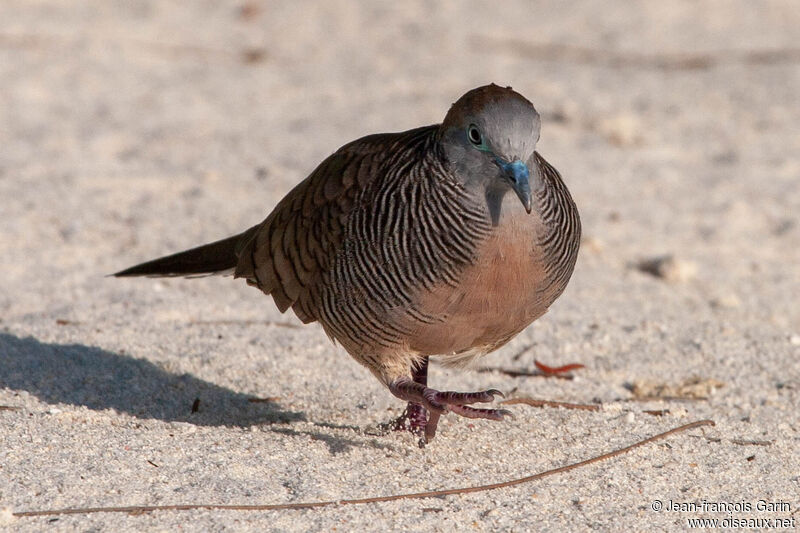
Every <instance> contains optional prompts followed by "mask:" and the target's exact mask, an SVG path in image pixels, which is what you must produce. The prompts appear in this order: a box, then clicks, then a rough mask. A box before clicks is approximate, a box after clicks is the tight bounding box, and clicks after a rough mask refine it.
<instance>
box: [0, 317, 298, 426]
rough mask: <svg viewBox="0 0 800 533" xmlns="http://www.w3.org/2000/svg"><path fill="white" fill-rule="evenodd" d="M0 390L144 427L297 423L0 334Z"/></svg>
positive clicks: (145, 372)
mask: <svg viewBox="0 0 800 533" xmlns="http://www.w3.org/2000/svg"><path fill="white" fill-rule="evenodd" d="M0 387H5V388H8V389H11V390H24V391H28V392H29V393H30V394H33V395H34V396H36V397H37V398H39V399H40V400H41V401H43V402H46V403H49V404H72V405H76V406H86V407H88V408H89V409H93V410H96V411H101V410H105V409H114V410H116V411H118V412H121V413H127V414H129V415H132V416H135V417H137V418H142V419H156V420H163V421H165V422H187V423H190V424H195V425H201V426H239V427H249V426H253V425H258V424H273V423H288V422H294V421H303V420H305V419H306V416H305V413H303V412H296V411H287V410H284V409H282V408H281V406H280V405H279V404H278V403H276V402H274V401H269V400H259V401H258V402H257V403H254V402H252V401H251V400H252V398H251V397H250V396H248V395H246V394H242V393H239V392H236V391H233V390H230V389H227V388H225V387H220V386H218V385H214V384H213V383H209V382H207V381H203V380H202V379H199V378H196V377H194V376H192V375H190V374H173V373H171V372H168V371H166V370H163V369H161V368H159V367H158V366H156V365H154V364H153V363H151V362H149V361H146V360H144V359H137V358H134V357H130V356H126V355H121V354H117V353H113V352H109V351H106V350H103V349H101V348H96V347H93V346H85V345H82V344H47V343H43V342H39V341H38V340H36V339H34V338H32V337H25V338H20V337H16V336H14V335H10V334H8V333H0Z"/></svg>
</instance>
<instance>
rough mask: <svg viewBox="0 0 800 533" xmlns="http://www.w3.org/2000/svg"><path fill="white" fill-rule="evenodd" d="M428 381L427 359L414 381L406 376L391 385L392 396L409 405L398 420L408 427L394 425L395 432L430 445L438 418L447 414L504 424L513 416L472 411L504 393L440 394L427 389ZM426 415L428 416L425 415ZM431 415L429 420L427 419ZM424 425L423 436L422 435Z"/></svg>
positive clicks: (486, 391)
mask: <svg viewBox="0 0 800 533" xmlns="http://www.w3.org/2000/svg"><path fill="white" fill-rule="evenodd" d="M427 381H428V358H427V357H426V358H425V359H424V360H423V362H422V364H421V365H420V367H419V368H417V369H415V370H414V377H413V379H409V378H408V377H406V376H403V377H400V378H397V379H395V380H394V381H393V382H392V383H390V384H389V390H390V391H391V393H392V394H394V395H395V396H397V397H398V398H400V399H401V400H406V401H408V407H406V410H405V412H404V413H403V415H402V416H401V417H400V418H399V419H398V423H405V421H408V422H409V424H408V425H407V426H399V427H398V424H396V425H395V428H396V429H408V430H409V431H411V432H412V433H414V434H417V435H420V436H421V437H422V438H423V439H424V441H425V442H428V441H430V440H431V439H433V437H434V436H435V435H436V426H437V424H438V423H439V417H440V416H441V415H442V414H443V413H446V412H448V411H450V412H452V413H455V414H457V415H459V416H463V417H466V418H484V419H488V420H503V418H504V417H506V416H509V415H511V412H510V411H508V410H506V409H477V408H475V407H469V404H473V403H488V402H491V401H494V397H495V396H503V393H502V392H500V391H499V390H496V389H489V390H485V391H479V392H454V391H438V390H436V389H431V388H429V387H428V386H427ZM426 411H427V413H426ZM425 414H428V415H429V417H427V420H426V417H425ZM423 425H424V432H423V431H422V429H423Z"/></svg>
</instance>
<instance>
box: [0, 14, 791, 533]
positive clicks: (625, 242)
mask: <svg viewBox="0 0 800 533" xmlns="http://www.w3.org/2000/svg"><path fill="white" fill-rule="evenodd" d="M798 27H800V11H798V10H797V8H796V5H795V4H794V3H793V2H771V3H769V4H767V3H764V4H758V5H757V6H756V5H753V3H751V2H745V1H741V2H703V3H702V4H700V5H698V4H697V3H695V2H668V3H666V2H624V3H623V2H620V3H615V4H610V3H607V2H570V3H561V2H552V3H536V4H531V3H528V2H507V3H503V7H502V8H497V7H494V8H493V7H492V4H491V3H488V2H487V3H481V2H443V3H436V4H433V3H426V2H397V3H392V4H390V3H377V2H366V1H365V2H325V3H324V4H323V3H314V2H284V3H277V5H272V4H271V3H270V4H266V3H265V4H261V3H258V2H253V3H251V4H243V3H232V2H220V1H213V2H212V1H206V2H191V3H189V2H157V1H142V2H135V3H133V2H122V1H117V2H107V1H100V0H97V1H87V2H80V3H77V2H76V3H72V2H68V3H65V2H56V1H35V2H31V1H7V2H4V3H3V4H2V6H0V87H2V89H1V90H0V272H2V275H0V406H2V407H0V509H2V511H0V528H5V529H6V530H9V531H41V530H44V529H46V530H48V531H73V530H81V531H174V530H176V529H178V528H182V529H185V530H191V531H209V530H212V531H220V530H233V531H308V530H326V531H332V530H337V531H379V530H401V529H402V530H410V531H471V530H502V531H529V530H546V531H558V530H576V531H581V530H590V529H599V530H634V531H653V530H676V529H684V528H686V527H688V525H689V522H688V521H689V519H693V518H702V517H705V518H717V519H719V520H723V519H726V518H727V519H731V518H736V519H745V518H752V519H755V518H761V519H772V520H775V519H787V520H788V519H794V520H795V522H796V521H798V520H800V512H798V509H799V508H800V496H798V495H799V494H800V453H798V447H800V422H798V417H797V407H798V404H799V403H800V364H798V360H799V359H800V358H799V357H798V356H799V355H800V305H798V303H797V298H798V294H800V276H798V273H799V271H798V264H800V226H798V223H797V213H798V212H800V187H798V183H799V181H798V178H800V164H798V159H797V154H798V152H800V130H798V126H797V125H798V123H800V106H798V105H797V94H800V35H799V34H798V32H797V28H798ZM492 81H494V82H497V83H499V84H505V85H511V86H513V87H514V88H515V89H516V90H518V91H519V92H521V93H522V94H524V95H526V96H527V97H528V98H529V99H531V100H532V101H533V102H534V104H535V105H536V107H537V109H538V110H539V111H540V113H541V114H542V117H543V127H542V136H541V141H540V143H539V150H540V151H541V153H542V154H544V156H545V157H546V158H548V160H549V161H550V162H551V163H553V164H554V165H555V166H556V167H557V168H558V169H559V170H560V171H561V172H562V174H563V176H564V178H565V181H566V182H567V184H568V186H569V188H570V190H571V191H572V194H573V196H574V198H575V200H576V202H577V204H578V206H579V208H580V212H581V216H582V220H583V225H584V233H585V238H584V242H583V245H582V249H581V254H580V257H579V259H578V265H577V268H576V271H575V274H574V276H573V279H572V281H571V283H570V285H569V287H568V289H567V291H566V292H565V293H564V295H563V296H562V297H561V298H560V299H559V300H558V301H557V302H556V304H555V305H554V306H553V307H552V308H551V310H550V312H549V313H548V314H547V315H545V316H544V317H543V318H542V319H540V320H539V321H538V322H536V323H535V324H534V325H533V326H531V327H530V328H528V329H527V330H526V331H524V332H523V333H522V334H521V335H519V337H518V338H516V339H515V340H514V341H513V342H511V343H510V344H509V345H508V346H506V347H504V348H503V349H501V350H499V351H497V352H496V353H494V354H492V355H489V356H487V357H486V358H484V359H482V360H481V361H479V365H478V366H479V367H488V370H484V371H477V370H479V369H473V370H471V371H466V372H460V371H451V370H446V369H444V368H442V367H441V366H433V367H432V369H431V383H432V384H433V385H434V386H437V387H439V388H442V389H445V388H454V389H461V390H470V389H479V388H486V387H496V388H498V389H501V390H503V391H505V392H506V393H507V394H509V397H516V398H520V397H528V398H542V399H548V400H559V401H568V402H575V403H586V404H597V405H599V406H600V409H599V410H598V411H594V412H592V411H579V410H566V409H553V408H544V409H539V408H534V407H529V406H526V405H513V406H511V409H513V411H514V414H515V415H516V418H515V419H514V420H513V421H510V422H506V423H492V422H486V421H469V420H465V419H458V418H455V417H453V416H447V417H444V418H443V419H442V422H441V424H440V428H439V434H438V435H437V437H436V439H435V440H434V441H433V442H432V443H431V444H430V445H429V446H427V447H426V448H424V449H420V448H418V447H417V446H416V443H415V441H414V439H412V438H411V437H410V436H409V435H402V434H394V433H388V434H384V433H381V432H380V431H378V427H379V424H381V423H383V422H386V421H388V420H390V419H391V418H392V417H394V416H397V415H398V414H399V413H400V412H401V411H402V408H403V405H402V404H401V402H399V401H398V400H396V399H394V398H393V397H392V396H391V395H390V394H389V393H388V392H387V391H386V390H384V389H383V388H382V387H381V386H380V385H379V384H378V382H377V381H375V380H374V379H373V378H372V376H371V375H370V374H369V372H368V371H367V370H366V369H365V368H362V367H360V366H359V365H358V364H356V363H355V362H354V361H353V360H352V359H350V358H349V357H348V356H347V355H346V354H345V353H344V352H343V351H342V350H341V349H340V348H337V347H334V346H333V345H332V344H331V343H330V342H329V341H328V339H327V338H326V336H325V334H324V332H323V331H322V329H321V328H320V327H319V326H318V325H311V326H302V325H301V324H300V322H299V321H298V320H297V319H296V318H295V317H294V316H291V314H288V315H285V316H284V315H281V314H280V313H279V312H278V311H277V310H276V309H275V307H274V305H273V304H272V302H271V301H270V300H269V299H268V298H266V297H264V296H263V295H262V294H261V293H259V292H258V291H256V290H253V289H251V288H248V287H246V286H245V284H244V283H242V282H241V280H236V281H234V280H232V279H231V278H204V279H196V280H182V279H169V280H147V279H125V280H121V279H115V278H110V277H106V276H107V275H108V274H110V273H112V272H115V271H117V270H119V269H121V268H123V267H127V266H130V265H131V264H134V263H136V262H138V261H141V260H145V259H149V258H152V257H155V256H158V255H159V254H165V253H169V252H174V251H177V250H181V249H184V248H187V247H190V246H194V245H197V244H201V243H204V242H208V241H211V240H215V239H218V238H222V237H225V236H228V235H231V234H234V233H237V232H239V231H241V230H243V229H244V228H247V227H249V226H250V225H252V224H254V223H256V222H257V221H259V220H261V219H263V218H264V217H265V216H266V215H267V214H268V212H269V211H270V209H271V208H272V207H274V205H275V204H276V203H277V202H278V201H279V200H280V198H281V197H282V196H283V195H284V194H285V193H286V192H288V191H289V190H290V189H291V187H292V186H293V185H294V184H295V183H297V182H298V181H300V180H301V179H303V178H304V177H305V176H306V175H307V174H308V172H310V171H311V170H312V169H313V168H314V166H315V165H316V163H318V162H319V161H320V160H321V159H322V158H324V157H325V156H326V155H328V154H330V153H331V152H332V151H334V150H335V149H336V148H338V147H339V146H340V145H342V144H344V143H345V142H347V141H349V140H352V139H354V138H357V137H359V136H362V135H365V134H369V133H375V132H380V131H399V130H403V129H408V128H411V127H415V126H419V125H423V124H430V123H435V122H439V121H440V120H441V119H442V118H443V116H444V113H445V112H446V110H447V108H448V106H449V104H450V103H452V102H453V101H455V99H456V98H458V96H460V95H461V94H462V93H463V92H465V91H466V90H468V89H470V88H472V87H475V86H478V85H482V84H484V83H488V82H492ZM534 360H538V361H542V362H544V363H546V364H550V365H563V364H568V363H582V364H584V365H586V368H584V369H580V370H576V371H573V372H571V376H572V378H573V379H555V378H544V377H541V376H536V375H525V374H535V372H534V369H535V366H534ZM500 369H506V370H514V371H517V372H518V373H521V374H523V375H514V373H513V372H512V373H509V372H504V371H502V370H500ZM253 399H259V400H258V401H253ZM196 400H199V402H196ZM193 406H194V407H195V408H194V409H193ZM662 410H667V411H668V412H667V413H663V414H661V416H657V415H655V414H648V413H647V411H662ZM193 411H194V412H193ZM702 419H711V420H714V421H715V422H716V426H714V427H702V428H696V429H692V430H689V431H686V432H684V433H681V434H678V435H673V436H671V437H669V438H667V439H665V440H662V441H659V442H656V443H652V444H649V445H647V446H643V447H640V448H637V449H636V450H633V451H631V452H630V453H628V454H625V455H622V456H619V457H616V458H613V459H610V460H608V461H605V462H602V463H596V464H593V465H588V466H583V467H581V468H578V469H575V470H572V471H570V472H567V473H562V474H558V475H553V476H550V477H547V478H545V479H541V480H538V481H534V482H530V483H527V484H522V485H518V486H515V487H510V488H504V489H499V490H495V491H491V492H483V493H475V494H468V495H453V496H448V497H443V498H434V499H428V500H405V501H394V502H386V503H371V504H364V505H339V506H330V507H326V508H320V509H309V510H281V511H232V510H219V509H216V510H214V509H203V510H189V511H156V512H148V513H96V514H86V513H80V514H74V515H60V516H40V517H27V516H18V515H15V513H22V512H27V511H37V510H47V509H63V508H86V507H107V506H133V505H172V504H248V505H250V504H279V503H292V502H295V503H296V502H313V501H322V500H339V499H345V498H364V497H371V496H382V495H390V494H401V493H409V492H419V491H426V490H436V489H448V488H457V487H468V486H474V485H483V484H487V483H494V482H499V481H504V480H509V479H514V478H518V477H522V476H525V475H530V474H534V473H537V472H541V471H546V470H549V469H552V468H556V467H559V466H563V465H566V464H570V463H575V462H578V461H581V460H584V459H587V458H590V457H593V456H597V455H599V454H602V453H605V452H608V451H611V450H613V449H615V448H619V447H623V446H626V445H629V444H632V443H634V442H636V441H638V440H641V439H644V438H647V437H649V436H651V435H655V434H657V433H660V432H662V431H666V430H668V429H670V428H673V427H676V426H679V425H681V424H684V423H688V422H691V421H694V420H702ZM760 500H763V501H766V502H778V503H779V504H780V502H783V503H784V504H785V505H776V506H773V507H772V508H770V509H768V510H765V509H761V508H759V507H760V504H759V503H758V502H759V501H760ZM656 501H659V502H662V504H663V506H664V508H663V509H662V510H661V511H654V510H653V506H654V505H655V506H656V507H658V504H655V503H654V502H656ZM704 501H705V502H706V504H705V506H704V504H703V502H704ZM670 502H672V507H671V509H672V510H668V508H669V507H668V506H670ZM708 502H710V503H720V502H721V503H726V504H731V505H729V506H728V507H727V508H728V509H729V510H730V512H724V511H723V512H718V510H719V508H720V507H719V506H717V507H715V508H711V507H709V506H708V505H707V503H708ZM745 503H747V504H749V505H750V507H751V508H750V509H749V510H748V509H747V507H746V506H745V505H744V504H745ZM689 504H695V505H697V506H699V507H695V508H694V509H692V507H691V506H690V505H689ZM733 504H737V505H733ZM723 507H724V506H723ZM729 523H730V522H729Z"/></svg>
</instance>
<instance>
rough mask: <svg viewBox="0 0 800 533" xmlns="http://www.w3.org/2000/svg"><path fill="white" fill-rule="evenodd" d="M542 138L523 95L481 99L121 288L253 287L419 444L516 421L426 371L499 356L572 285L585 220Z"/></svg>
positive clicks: (324, 170) (130, 272) (339, 164)
mask: <svg viewBox="0 0 800 533" xmlns="http://www.w3.org/2000/svg"><path fill="white" fill-rule="evenodd" d="M540 125H541V122H540V118H539V114H538V113H537V112H536V110H535V109H534V107H533V105H532V104H531V103H530V102H529V101H528V100H527V99H525V98H524V97H523V96H521V95H520V94H518V93H517V92H515V91H513V90H512V89H511V88H510V87H508V88H502V87H499V86H497V85H494V84H491V85H488V86H484V87H479V88H477V89H473V90H471V91H469V92H468V93H466V94H465V95H464V96H462V97H461V98H460V99H459V100H458V101H457V102H456V103H455V104H453V105H452V107H451V108H450V110H449V112H448V113H447V115H446V116H445V118H444V122H442V124H435V125H431V126H425V127H421V128H416V129H412V130H409V131H405V132H401V133H384V134H377V135H370V136H367V137H363V138H361V139H358V140H356V141H353V142H351V143H349V144H346V145H345V146H343V147H341V148H340V149H339V150H337V151H336V152H335V153H334V154H333V155H331V156H330V157H328V158H327V159H325V160H324V161H323V162H322V163H321V164H320V165H319V166H318V167H317V168H316V169H315V170H314V171H313V172H312V173H311V175H309V176H308V177H307V178H306V179H305V180H303V181H302V182H300V183H299V184H298V185H297V186H296V187H295V188H294V189H293V190H292V191H291V192H289V194H287V195H286V197H284V198H283V199H282V200H281V201H280V202H279V203H278V205H277V207H275V209H274V210H273V211H272V213H270V214H269V216H268V217H267V218H266V219H265V220H264V221H263V222H261V223H260V224H258V225H256V226H253V227H252V228H250V229H248V230H247V231H245V232H243V233H241V234H239V235H235V236H233V237H229V238H227V239H223V240H221V241H217V242H214V243H211V244H206V245H204V246H200V247H197V248H193V249H191V250H187V251H184V252H180V253H177V254H174V255H170V256H167V257H163V258H160V259H155V260H152V261H149V262H146V263H143V264H141V265H138V266H134V267H131V268H128V269H126V270H123V271H121V272H118V273H117V274H115V275H116V276H194V275H198V274H217V273H218V274H224V273H233V275H234V277H236V278H244V279H245V280H246V281H247V283H248V284H249V285H252V286H254V287H257V288H259V289H261V290H262V291H263V292H264V293H265V294H267V295H270V296H272V298H273V299H274V301H275V304H276V305H277V306H278V308H279V309H280V311H281V312H284V311H286V310H287V309H288V308H290V307H291V308H292V310H293V311H294V312H295V314H296V315H297V316H298V317H299V318H300V320H302V321H303V322H304V323H309V322H314V321H318V322H319V323H320V324H322V327H323V329H324V330H325V332H326V333H327V334H328V336H329V337H330V338H331V339H333V340H334V341H338V342H339V343H340V344H341V345H342V346H343V347H344V348H345V350H347V352H348V353H349V354H350V355H351V356H352V357H353V358H354V359H356V361H358V362H359V363H361V364H363V365H365V366H366V367H367V368H368V369H369V370H371V371H372V373H373V374H374V375H375V377H377V378H378V380H380V381H381V383H383V384H384V385H385V386H386V387H387V388H388V389H389V391H391V393H392V394H394V395H395V396H396V397H398V398H400V399H401V400H405V401H407V402H408V407H407V408H406V410H405V412H404V413H403V415H402V416H401V417H400V418H399V419H398V420H397V422H396V425H395V428H396V429H405V430H408V431H411V432H412V433H414V434H415V435H418V436H419V437H421V444H423V443H424V442H427V441H430V440H431V439H432V438H433V437H434V435H435V432H436V426H437V423H438V420H439V417H440V415H441V414H443V413H446V412H451V413H455V414H457V415H461V416H464V417H468V418H482V419H490V420H502V419H503V418H504V417H505V416H507V415H509V414H510V413H509V412H508V411H506V410H503V409H485V408H476V407H472V405H474V404H476V403H488V402H491V401H493V400H494V398H495V396H496V395H501V393H500V392H499V391H497V390H494V389H490V390H486V391H480V392H452V391H438V390H436V389H433V388H429V387H428V386H427V370H428V358H429V357H433V356H436V357H437V358H438V359H439V360H440V361H441V362H442V363H443V364H446V365H460V364H463V363H467V362H469V361H470V360H472V359H474V358H475V357H478V356H481V355H484V354H487V353H489V352H491V351H493V350H496V349H497V348H499V347H500V346H502V345H504V344H505V343H507V342H508V341H509V340H510V339H511V338H513V337H514V336H515V335H517V334H518V333H519V332H520V331H522V330H523V329H524V328H525V327H527V326H528V325H529V324H531V322H533V321H534V320H536V319H537V318H539V317H540V316H542V315H543V314H544V313H545V312H546V311H547V309H548V307H549V306H550V304H552V303H553V301H554V300H555V299H556V298H557V297H558V296H559V295H560V294H561V293H562V292H563V290H564V288H565V287H566V284H567V282H568V280H569V278H570V276H571V275H572V271H573V267H574V265H575V261H576V258H577V254H578V246H579V241H580V232H581V227H580V219H579V217H578V211H577V209H576V207H575V204H574V202H573V201H572V198H571V196H570V194H569V192H568V191H567V188H566V186H565V185H564V183H563V182H562V180H561V177H560V175H559V173H558V172H557V171H556V169H555V168H553V167H552V166H550V164H549V163H547V161H545V160H544V158H543V157H542V156H541V155H539V153H538V152H536V151H535V148H536V143H537V141H538V140H539V130H540ZM515 197H516V198H515Z"/></svg>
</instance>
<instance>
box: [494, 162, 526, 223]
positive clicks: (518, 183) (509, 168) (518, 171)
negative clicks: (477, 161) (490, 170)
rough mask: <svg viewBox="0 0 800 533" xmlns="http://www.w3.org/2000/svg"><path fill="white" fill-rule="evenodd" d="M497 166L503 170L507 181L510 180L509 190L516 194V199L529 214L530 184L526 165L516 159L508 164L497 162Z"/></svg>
mask: <svg viewBox="0 0 800 533" xmlns="http://www.w3.org/2000/svg"><path fill="white" fill-rule="evenodd" d="M497 164H498V165H500V168H501V169H503V172H505V174H506V176H508V179H509V180H511V188H512V189H514V192H515V193H517V198H519V200H520V201H521V202H522V205H523V206H525V211H527V212H528V214H530V212H531V184H530V181H529V178H530V171H529V170H528V165H526V164H525V163H523V162H522V161H520V160H519V159H516V160H514V161H512V162H510V163H508V162H506V161H503V160H501V159H498V160H497Z"/></svg>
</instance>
